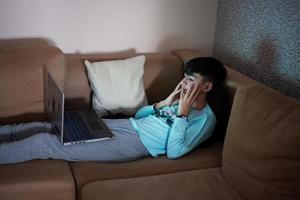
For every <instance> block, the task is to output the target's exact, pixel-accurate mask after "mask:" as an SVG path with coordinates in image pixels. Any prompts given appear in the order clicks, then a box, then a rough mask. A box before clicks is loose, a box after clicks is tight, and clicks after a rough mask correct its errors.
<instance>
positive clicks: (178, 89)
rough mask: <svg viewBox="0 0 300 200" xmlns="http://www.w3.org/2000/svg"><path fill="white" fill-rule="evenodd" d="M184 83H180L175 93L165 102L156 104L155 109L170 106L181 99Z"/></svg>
mask: <svg viewBox="0 0 300 200" xmlns="http://www.w3.org/2000/svg"><path fill="white" fill-rule="evenodd" d="M182 82H183V80H182V81H180V82H179V83H178V84H177V86H176V88H175V89H174V91H173V92H172V93H171V94H170V95H169V96H168V97H167V98H166V99H164V100H162V101H160V102H159V103H157V104H156V106H155V108H156V109H159V108H161V107H163V106H170V105H172V103H173V102H174V101H176V100H177V99H179V95H180V91H182Z"/></svg>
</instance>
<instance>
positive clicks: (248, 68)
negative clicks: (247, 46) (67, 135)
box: [216, 38, 300, 99]
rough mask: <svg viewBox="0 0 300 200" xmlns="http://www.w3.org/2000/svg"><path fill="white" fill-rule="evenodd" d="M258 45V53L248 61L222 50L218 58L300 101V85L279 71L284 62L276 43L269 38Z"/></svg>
mask: <svg viewBox="0 0 300 200" xmlns="http://www.w3.org/2000/svg"><path fill="white" fill-rule="evenodd" d="M258 44H259V45H258V47H257V50H256V53H254V55H252V57H250V59H248V60H245V59H242V58H241V57H236V56H234V55H232V54H229V53H228V52H229V51H227V52H222V51H220V50H218V53H217V56H216V57H217V58H218V59H220V60H221V61H222V62H224V64H226V65H229V66H230V67H232V68H233V69H236V70H238V71H240V72H241V73H244V74H246V75H247V76H249V77H251V78H253V79H254V80H257V81H259V82H262V83H264V84H266V85H268V86H269V87H272V88H274V89H275V90H279V91H280V92H282V93H284V94H288V95H291V96H293V97H295V98H298V99H300V92H299V91H298V90H299V89H298V87H299V85H298V84H297V83H295V82H292V81H291V80H289V79H288V78H286V77H284V76H286V74H285V73H283V72H282V71H279V67H281V66H280V65H279V64H280V63H281V62H282V57H281V54H280V51H279V49H278V48H277V47H276V45H275V44H274V42H273V41H272V40H270V39H269V38H263V39H261V41H260V42H259V43H258Z"/></svg>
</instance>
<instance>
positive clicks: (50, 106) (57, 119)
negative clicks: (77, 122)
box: [45, 71, 64, 143]
mask: <svg viewBox="0 0 300 200" xmlns="http://www.w3.org/2000/svg"><path fill="white" fill-rule="evenodd" d="M45 84H46V87H45V89H46V92H45V109H46V113H47V115H48V119H49V121H50V122H51V125H52V127H53V132H54V133H55V134H57V135H58V136H59V138H60V141H61V142H62V143H63V120H64V118H63V116H64V93H63V92H62V90H61V89H60V88H59V87H58V85H57V84H56V82H55V80H54V79H53V77H52V76H51V74H50V72H48V71H47V72H46V83H45Z"/></svg>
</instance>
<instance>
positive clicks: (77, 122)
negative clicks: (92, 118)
mask: <svg viewBox="0 0 300 200" xmlns="http://www.w3.org/2000/svg"><path fill="white" fill-rule="evenodd" d="M64 114H65V116H64V117H65V119H64V122H65V123H64V124H65V129H66V133H68V137H67V138H65V139H67V140H70V141H76V140H88V139H93V138H95V136H94V135H93V134H91V133H90V131H89V129H88V127H87V126H86V125H85V123H84V121H83V119H82V118H81V116H80V114H79V113H77V112H66V113H64ZM64 135H67V134H64Z"/></svg>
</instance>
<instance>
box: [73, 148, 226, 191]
mask: <svg viewBox="0 0 300 200" xmlns="http://www.w3.org/2000/svg"><path fill="white" fill-rule="evenodd" d="M222 149H223V145H222V143H219V144H214V145H212V146H209V147H199V148H197V149H195V150H194V151H192V152H190V153H189V154H187V155H185V156H184V157H182V158H179V159H175V160H170V159H167V157H166V156H165V155H161V156H159V157H158V158H152V157H147V158H144V159H140V160H135V161H131V162H124V163H99V162H98V163H97V162H73V163H71V167H72V169H73V172H74V176H75V179H76V182H77V187H78V192H80V190H81V187H82V186H83V185H85V184H87V183H89V182H92V181H96V180H105V179H117V178H130V177H138V176H150V175H157V174H166V173H173V172H179V171H187V170H194V169H205V168H211V167H216V166H220V164H221V155H222Z"/></svg>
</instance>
